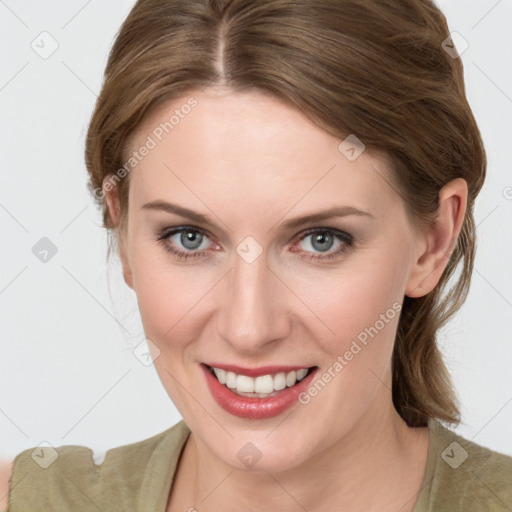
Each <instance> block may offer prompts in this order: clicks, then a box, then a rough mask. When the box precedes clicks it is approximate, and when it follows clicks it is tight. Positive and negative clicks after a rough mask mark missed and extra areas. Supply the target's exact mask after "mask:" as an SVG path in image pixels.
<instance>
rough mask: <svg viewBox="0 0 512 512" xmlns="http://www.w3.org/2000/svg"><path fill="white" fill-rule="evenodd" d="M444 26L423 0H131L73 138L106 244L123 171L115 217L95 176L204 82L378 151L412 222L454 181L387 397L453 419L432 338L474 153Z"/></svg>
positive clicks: (456, 287)
mask: <svg viewBox="0 0 512 512" xmlns="http://www.w3.org/2000/svg"><path fill="white" fill-rule="evenodd" d="M448 37H449V30H448V27H447V22H446V18H445V17H444V15H443V14H442V13H441V12H440V10H439V9H438V8H437V7H436V5H435V4H434V2H433V1H430V0H400V1H397V0H378V1H377V0H264V1H263V0H139V1H138V2H137V3H136V4H135V6H134V7H133V9H132V11H131V12H130V14H129V15H128V17H127V19H126V20H125V22H124V23H123V25H122V27H121V29H120V31H119V33H118V35H117V37H116V40H115V42H114V45H113V47H112V49H111V52H110V55H109V59H108V63H107V67H106V70H105V76H104V83H103V87H102V90H101V93H100V95H99V97H98V100H97V103H96V106H95V110H94V113H93V116H92V119H91V122H90V126H89V130H88V134H87V140H86V165H87V169H88V172H89V175H90V181H89V183H88V187H89V190H90V192H91V193H92V195H93V197H94V199H95V200H96V202H97V204H98V205H100V207H101V208H102V212H103V223H104V227H105V228H106V229H107V232H108V234H109V255H110V252H111V249H112V247H111V245H110V242H112V241H113V242H116V243H117V242H118V241H119V240H121V241H122V237H121V238H118V235H120V234H121V233H122V229H121V228H120V226H124V222H125V220H126V218H127V213H128V208H127V207H128V187H129V183H130V174H129V173H128V174H127V175H126V177H124V178H123V179H121V180H118V183H117V187H118V194H119V198H120V204H121V222H120V224H119V225H115V224H114V222H113V220H112V218H111V217H110V215H109V211H108V208H107V205H106V202H105V201H104V196H105V194H104V192H103V191H102V189H101V187H102V182H103V179H104V178H105V176H107V175H113V176H115V175H116V173H118V171H119V170H120V169H121V168H122V167H123V166H124V165H125V164H126V162H127V160H128V158H129V156H128V148H129V145H130V140H131V139H130V137H132V136H133V135H134V133H135V130H136V129H137V128H138V126H139V125H140V123H141V122H142V121H143V120H144V119H145V116H147V115H148V114H149V112H152V111H153V109H155V108H156V107H158V106H159V105H160V104H161V103H162V102H164V101H168V100H172V99H173V98H177V97H181V96H183V95H186V94H187V93H191V92H193V91H197V90H200V89H203V88H205V87H207V86H210V85H217V84H222V85H224V86H227V87H230V88H231V89H233V90H234V91H242V90H250V89H256V90H259V91H264V92H266V93H269V94H271V95H273V96H274V97H276V98H279V99H280V100H282V101H284V102H287V103H288V104H289V105H292V106H294V107H295V108H297V109H299V110H300V111H301V112H302V113H304V114H305V115H307V116H308V117H309V118H310V119H311V120H312V121H314V122H315V123H317V125H318V126H319V127H321V128H323V129H324V130H326V131H327V132H329V133H330V134H332V135H335V136H337V137H339V138H340V142H341V140H342V139H344V138H345V137H346V136H347V135H348V134H355V135H356V136H357V137H358V138H359V139H361V141H363V142H364V144H365V145H366V147H367V148H368V149H369V150H372V149H375V150H377V151H379V150H380V151H382V152H384V153H383V154H385V155H386V156H387V157H389V161H390V162H391V171H392V174H393V180H394V182H395V183H394V184H395V186H396V189H397V191H398V192H399V193H400V195H401V197H402V199H403V200H404V202H405V205H406V209H407V214H408V216H409V218H410V221H411V225H413V226H414V227H415V228H416V227H418V228H421V227H425V226H428V225H429V223H430V222H432V220H433V219H434V218H435V215H436V212H437V211H438V192H439V190H440V188H441V187H442V186H443V185H445V184H446V183H447V182H449V181H451V180H452V179H455V178H458V177H461V178H464V179H465V180H466V182H467V184H468V191H469V194H468V201H467V210H466V216H465V219H464V223H463V226H462V229H461V232H460V234H459V237H458V239H457V241H456V244H455V249H454V250H453V252H452V254H451V257H450V259H449V262H448V264H447V266H446V268H445V270H444V273H443V275H442V277H441V279H440V282H439V283H438V285H437V286H436V288H435V289H434V290H433V291H431V292H430V293H428V294H427V295H425V296H422V297H417V298H411V297H408V296H406V297H404V302H403V306H402V311H401V314H400V319H399V325H398V329H397V336H396V340H395V347H394V352H393V357H392V368H393V379H392V382H393V387H392V396H393V404H394V406H395V408H396V410H397V411H398V413H399V414H400V416H401V417H402V418H403V419H404V421H405V422H406V423H407V424H408V425H409V426H411V427H416V426H427V424H428V418H430V417H432V418H436V419H439V420H442V421H445V422H448V423H455V424H458V423H459V422H460V412H459V409H458V403H457V397H456V394H455V392H454V389H453V385H452V382H451V379H450V376H449V374H448V372H447V369H446V367H445V365H444V363H443V360H442V357H441V353H440V351H439V348H438V346H437V343H436V336H438V331H439V329H440V328H441V327H442V326H443V325H444V324H445V323H446V322H447V321H448V320H449V319H450V318H451V317H452V315H453V314H454V313H455V312H456V311H457V310H458V309H459V308H460V306H461V305H462V304H463V302H464V300H465V299H466V296H467V293H468V291H469V287H470V281H471V274H472V270H473V261H474V255H475V246H476V238H475V237H476V233H475V223H474V217H473V206H474V201H475V198H476V196H477V194H478V193H479V191H480V189H481V187H482V184H483V181H484V178H485V173H486V155H485V150H484V147H483V143H482V139H481V136H480V133H479V130H478V127H477V125H476V122H475V119H474V117H473V114H472V112H471V109H470V107H469V105H468V102H467V99H466V94H465V86H464V77H463V67H462V62H461V59H460V58H457V56H456V55H455V56H453V54H452V55H450V53H447V52H446V51H445V50H444V48H443V46H446V45H443V41H445V40H446V39H447V38H448ZM125 174H126V172H125V173H121V176H124V175H125ZM118 177H119V173H118ZM376 179H379V178H378V177H377V176H376ZM459 263H460V264H461V268H460V272H459V275H458V276H457V278H456V279H455V278H454V279H450V277H451V276H452V275H453V274H454V271H455V270H456V268H457V267H458V266H459ZM448 281H451V282H450V286H448Z"/></svg>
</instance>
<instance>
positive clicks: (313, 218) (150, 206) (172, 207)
mask: <svg viewBox="0 0 512 512" xmlns="http://www.w3.org/2000/svg"><path fill="white" fill-rule="evenodd" d="M142 209H146V210H158V211H165V212H167V213H174V214H176V215H180V216H181V217H186V218H188V219H190V220H193V221H195V222H199V223H203V224H209V225H213V222H212V219H211V218H210V217H209V216H208V215H204V214H202V213H198V212H195V211H193V210H189V209H188V208H185V207H183V206H180V205H178V204H175V203H169V202H167V201H162V200H160V199H157V200H155V201H151V202H150V203H146V204H145V205H143V206H142ZM348 215H358V216H365V217H370V218H372V219H375V217H374V216H373V215H372V214H371V213H370V212H366V211H363V210H359V209H357V208H355V207H354V206H337V207H334V208H330V209H328V210H323V211H321V212H316V213H312V214H309V215H304V216H302V217H295V218H293V219H289V220H287V221H286V222H283V223H282V224H281V226H282V227H283V228H285V229H293V228H296V227H297V226H300V225H302V224H306V223H308V222H318V221H322V220H326V219H330V218H333V217H346V216H348Z"/></svg>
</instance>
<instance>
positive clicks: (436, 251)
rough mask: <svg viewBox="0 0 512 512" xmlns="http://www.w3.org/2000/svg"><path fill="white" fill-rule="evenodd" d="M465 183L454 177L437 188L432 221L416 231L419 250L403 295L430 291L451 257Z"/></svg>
mask: <svg viewBox="0 0 512 512" xmlns="http://www.w3.org/2000/svg"><path fill="white" fill-rule="evenodd" d="M467 197H468V186H467V183H466V180H464V179H462V178H456V179H454V180H452V181H450V182H449V183H447V184H446V185H445V186H444V187H443V188H442V189H441V190H440V191H439V200H438V205H439V210H438V214H437V216H436V219H435V220H434V222H433V224H432V225H431V226H430V227H429V228H428V229H427V230H425V232H424V233H422V234H421V235H418V242H419V243H418V251H417V254H416V259H415V261H414V262H413V264H412V266H411V269H410V274H409V278H408V281H407V286H406V288H405V295H407V296H409V297H421V296H423V295H427V294H428V293H429V292H431V291H432V290H433V289H434V288H435V287H436V285H437V283H438V282H439V280H440V279H441V276H442V274H443V272H444V269H445V268H446V265H447V264H448V261H450V257H451V254H452V252H453V249H454V247H455V243H456V241H457V238H458V236H459V233H460V230H461V228H462V224H463V222H464V217H465V214H466V206H467Z"/></svg>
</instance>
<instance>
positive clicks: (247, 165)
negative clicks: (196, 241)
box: [106, 88, 467, 512]
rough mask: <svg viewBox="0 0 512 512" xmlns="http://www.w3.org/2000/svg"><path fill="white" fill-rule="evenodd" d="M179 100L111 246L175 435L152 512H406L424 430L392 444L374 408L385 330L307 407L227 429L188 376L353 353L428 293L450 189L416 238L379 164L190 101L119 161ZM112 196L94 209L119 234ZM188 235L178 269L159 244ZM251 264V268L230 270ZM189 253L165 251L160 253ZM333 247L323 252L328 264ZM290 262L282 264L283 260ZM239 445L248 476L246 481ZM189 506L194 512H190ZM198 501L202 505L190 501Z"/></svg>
mask: <svg viewBox="0 0 512 512" xmlns="http://www.w3.org/2000/svg"><path fill="white" fill-rule="evenodd" d="M190 96H193V97H194V98H196V99H197V101H198V105H197V106H196V107H195V108H194V109H192V111H191V112H190V114H188V115H187V116H185V117H184V119H180V122H179V124H178V125H177V126H175V128H174V129H173V130H172V132H170V133H169V134H168V135H166V136H165V137H164V138H163V139H162V141H161V142H159V143H158V145H157V146H156V147H155V148H154V149H152V150H151V151H150V152H149V154H148V155H147V156H145V157H144V159H143V160H142V161H141V162H140V163H139V164H138V165H137V166H136V167H135V168H134V169H133V170H132V171H131V175H130V180H131V182H130V191H129V209H128V223H127V226H126V230H125V231H123V232H121V231H120V233H119V235H120V236H121V241H122V244H121V246H120V257H121V261H122V265H123V274H124V279H125V281H126V283H127V284H128V285H129V286H130V287H131V288H132V289H133V290H134V291H135V293H136V295H137V299H138V304H139V308H140V313H141V317H142V321H143V325H144V329H145V334H146V337H147V338H148V339H149V340H150V341H151V342H152V343H153V344H154V347H157V348H158V350H156V348H154V349H153V355H154V357H155V360H154V364H155V367H156V370H157V372H158V374H159V376H160V379H161V381H162V383H163V385H164V387H165V389H166V390H167V392H168V394H169V396H170V398H171V399H172V401H173V402H174V404H175V405H176V407H177V409H178V410H179V412H180V414H181V415H182V416H183V418H184V420H185V422H186V424H187V425H188V426H189V428H190V429H191V431H192V433H191V435H190V437H189V440H188V442H187V444H186V446H185V449H184V451H183V454H182V457H181V459H180V462H179V465H178V469H177V473H176V479H175V483H174V485H173V488H172V491H171V494H170V497H169V502H168V508H167V510H168V511H177V510H181V511H183V510H188V509H189V508H191V507H195V508H196V509H197V510H200V511H201V512H203V511H213V510H226V504H229V507H228V508H229V510H262V509H269V510H284V511H302V510H304V509H306V510H308V511H315V512H316V511H327V510H338V509H339V508H340V504H343V509H344V510H350V511H358V510H361V511H363V510H364V511H370V510H379V511H381V512H382V511H388V510H389V511H393V512H396V511H397V510H401V512H406V511H412V510H413V508H414V504H415V501H416V497H417V493H418V492H419V490H420V488H421V484H422V480H423V477H424V472H425V469H426V463H427V454H428V429H427V428H409V427H408V426H407V425H406V424H405V422H404V421H403V420H402V419H401V418H400V416H399V415H398V413H397V412H396V410H395V409H394V407H393V404H392V400H391V355H392V350H393V343H394V337H395V333H396V327H397V325H398V319H399V318H398V314H397V315H395V317H394V318H393V319H392V320H389V322H388V323H386V324H385V327H384V328H383V329H381V330H380V331H379V332H378V335H376V336H375V337H374V338H373V339H372V338H370V341H369V342H368V344H367V345H366V346H365V347H364V348H363V350H361V352H360V353H358V355H357V357H354V358H353V359H352V360H351V361H350V362H349V363H348V364H347V365H346V366H345V367H344V368H343V370H342V371H341V372H340V373H339V374H337V376H336V377H335V378H334V379H332V381H331V382H330V383H329V384H328V385H327V386H326V387H325V389H323V390H322V391H321V392H320V393H319V394H318V395H317V396H316V397H314V399H312V400H311V401H310V403H308V404H307V405H301V404H298V403H297V404H295V405H294V406H293V407H292V408H291V409H289V410H287V411H286V412H285V413H284V414H282V415H279V416H277V417H274V418H270V419H266V420H249V419H242V418H238V417H235V416H232V415H230V414H229V413H227V412H226V411H224V410H223V409H222V408H221V407H220V406H218V405H217V403H216V402H215V401H214V399H213V397H212V396H211V395H210V393H209V390H208V388H207V385H206V382H205V379H204V377H203V374H202V372H201V370H200V367H199V363H200V362H204V361H217V362H224V363H232V364H238V365H240V366H250V367H259V366H264V365H272V364H287V365H292V364H297V365H301V366H304V367H309V366H313V365H316V366H318V367H319V369H320V374H321V373H322V372H324V371H327V369H328V368H329V367H331V366H332V364H333V362H334V361H335V359H336V358H337V356H339V355H343V354H344V353H345V352H346V351H347V350H348V349H349V347H350V344H351V343H352V340H354V339H356V338H357V336H358V334H359V333H361V332H362V331H364V329H365V327H369V326H372V325H374V324H375V322H376V321H377V320H378V319H379V315H380V314H382V313H385V312H386V311H387V310H389V309H390V308H391V307H392V305H393V304H394V303H398V304H402V302H403V298H404V295H408V296H411V297H419V296H422V295H425V294H427V293H429V292H430V291H431V290H432V289H434V288H435V286H436V284H437V283H438V281H439V278H440V277H441V274H442V272H443V269H444V267H445V266H446V263H447V262H448V257H449V255H450V253H451V251H452V249H453V246H454V241H455V240H456V237H457V235H458V233H459V231H460V229H461V226H462V222H463V219H464V213H465V210H466V201H467V185H466V182H465V181H464V180H462V179H457V180H454V181H452V182H450V183H448V184H447V185H446V186H445V187H443V189H442V190H441V192H440V196H439V197H440V205H441V208H440V212H439V215H438V217H437V219H436V221H435V223H434V224H433V225H432V226H431V227H430V228H429V229H425V230H424V231H422V232H415V231H414V230H413V228H412V227H411V224H410V222H409V220H408V218H407V216H406V213H405V207H404V203H403V201H402V199H401V197H400V196H399V195H398V194H397V192H396V190H395V189H394V188H393V187H391V186H390V184H389V183H390V180H391V169H390V168H389V166H388V165H387V161H386V159H385V158H384V156H383V155H378V154H371V153H370V151H369V150H366V151H365V152H363V154H362V155H361V156H360V157H359V158H357V159H356V160H355V161H349V160H348V159H347V158H346V157H345V156H344V155H343V154H342V153H341V152H340V151H339V150H338V145H339V143H340V142H341V140H342V139H339V138H336V137H333V136H332V135H329V134H327V133H326V132H325V131H323V130H322V129H320V128H319V127H318V126H317V125H315V124H314V123H313V122H311V121H310V120H309V119H308V118H307V117H305V116H304V115H303V114H302V113H300V112H299V111H297V110H295V109H293V108H291V107H290V106H287V105H286V104H284V103H283V102H281V101H279V100H277V99H275V98H272V97H270V96H267V95H264V94H263V93H261V92H257V91H250V92H244V93H238V92H233V91H231V90H229V89H224V88H208V89H205V90H203V91H193V92H191V93H189V94H187V95H184V96H183V97H182V98H179V99H176V100H174V101H172V102H169V103H167V104H164V105H162V106H161V107H159V109H158V110H157V111H155V112H154V113H153V114H152V115H151V116H150V117H149V118H147V119H146V120H145V122H144V123H143V124H142V125H140V126H139V127H138V129H137V131H136V134H135V137H134V138H133V140H132V149H133V150H135V149H136V148H139V147H140V146H142V145H143V144H144V143H145V141H146V139H147V136H148V135H150V134H151V133H152V131H153V130H154V129H155V127H157V126H158V125H159V123H160V122H164V121H165V120H168V119H169V117H170V116H171V115H172V113H173V111H174V110H175V109H176V108H179V107H180V105H183V104H184V103H186V101H187V99H188V98H190ZM116 194H117V191H116V189H112V190H111V191H109V192H108V193H107V198H106V199H107V202H108V206H109V209H110V213H111V215H112V217H113V219H114V221H115V222H118V221H119V203H118V199H117V195H116ZM157 199H158V200H163V201H169V202H173V203H177V204H179V205H181V206H183V207H186V208H188V209H191V210H194V211H196V212H199V213H203V214H205V215H208V216H210V217H211V218H212V225H205V224H202V223H198V222H194V221H191V220H190V219H188V218H185V217H182V216H179V215H176V214H172V213H167V212H164V211H150V210H148V209H143V208H142V206H143V205H144V204H145V203H148V202H150V201H154V200H157ZM339 205H352V206H354V207H356V208H359V209H361V210H364V211H367V212H370V213H371V214H372V215H373V218H370V217H365V216H355V215H353V216H347V217H344V218H333V219H329V220H323V221H320V222H313V223H311V222H310V223H308V224H303V225H301V226H299V227H296V228H294V229H292V230H285V229H284V228H283V227H282V226H281V224H280V223H281V222H283V221H285V220H289V219H290V218H295V217H300V216H304V215H306V214H309V213H313V212H318V211H321V210H324V209H327V208H330V207H332V206H339ZM179 226H194V227H195V228H198V229H203V230H204V231H205V238H204V241H203V243H202V244H201V247H200V249H199V250H203V249H204V250H206V254H205V255H203V256H200V257H198V258H194V259H189V260H186V261H185V260H181V259H178V258H177V257H175V256H173V255H171V254H170V253H168V252H167V251H166V250H165V249H164V246H163V244H162V242H158V241H157V240H156V238H157V237H158V235H159V233H160V231H161V230H162V229H164V228H169V227H179ZM309 228H324V229H325V228H329V229H332V230H335V229H338V230H341V231H343V232H346V233H349V234H350V235H352V236H353V238H354V246H353V247H352V248H349V249H347V251H346V252H344V253H339V254H337V255H336V256H335V257H333V258H332V259H330V260H324V261H323V262H322V260H321V259H317V260H310V258H309V257H310V256H311V255H316V256H322V254H324V253H322V252H321V250H318V249H315V247H313V246H312V239H313V237H312V236H309V237H306V238H305V239H304V240H302V241H300V240H298V235H300V234H301V233H304V232H305V231H306V229H309ZM247 236H251V237H253V238H254V239H255V240H256V241H257V243H258V244H259V245H260V246H261V248H262V250H263V252H262V254H261V255H260V256H259V257H258V258H257V259H256V260H255V261H254V262H252V263H248V262H246V261H245V260H244V259H243V258H241V257H240V256H239V255H238V254H237V252H236V248H237V246H238V245H239V244H240V243H241V242H242V241H243V240H244V239H245V238H246V237H247ZM167 242H168V245H172V244H173V242H174V247H175V248H176V249H177V250H181V251H184V252H186V251H187V250H188V251H189V252H193V250H192V251H191V250H190V249H187V247H185V246H183V245H182V243H180V236H179V234H177V235H174V236H173V237H172V239H168V240H167ZM342 244H343V242H340V241H338V240H337V239H336V238H335V242H334V244H333V247H332V248H331V249H329V250H328V251H327V253H334V252H335V251H336V249H337V248H338V247H339V246H340V245H342ZM294 249H295V251H294ZM247 442H252V443H253V444H254V445H256V446H257V448H258V449H259V451H260V452H261V454H262V457H261V459H260V460H259V461H258V463H257V464H256V465H255V466H253V467H252V468H248V467H246V466H245V465H244V464H243V463H242V462H241V461H240V460H239V458H238V457H237V452H238V451H239V450H240V448H241V447H242V446H244V445H245V443H247ZM205 497H206V499H204V498H205ZM203 499H204V501H203Z"/></svg>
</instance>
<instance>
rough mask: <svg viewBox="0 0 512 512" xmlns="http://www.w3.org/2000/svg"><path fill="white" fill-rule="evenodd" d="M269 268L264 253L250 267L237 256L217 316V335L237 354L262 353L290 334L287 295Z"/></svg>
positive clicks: (225, 284)
mask: <svg viewBox="0 0 512 512" xmlns="http://www.w3.org/2000/svg"><path fill="white" fill-rule="evenodd" d="M274 272H275V271H273V270H272V269H271V268H269V266H268V264H267V260H266V258H265V253H263V254H261V255H260V256H259V257H258V258H257V259H256V261H253V262H251V263H248V262H247V261H245V260H244V259H243V258H242V257H240V256H239V255H238V254H235V256H234V265H233V268H232V271H231V272H229V274H228V276H226V280H225V282H224V286H223V288H222V297H220V298H219V300H220V301H221V303H220V305H219V309H218V310H217V314H218V323H217V326H218V327H217V328H218V333H219V336H220V337H221V338H223V339H224V340H225V341H227V342H228V343H229V344H230V345H232V347H234V348H235V349H236V351H237V352H241V353H245V354H246V355H249V354H256V353H261V352H262V351H265V350H266V349H268V348H269V346H270V345H273V344H274V342H277V341H278V340H280V339H281V340H282V339H284V338H285V337H287V336H288V334H289V329H290V315H289V312H288V311H287V301H286V291H285V287H284V286H283V284H282V283H281V282H280V281H279V279H278V278H277V277H276V275H275V274H274Z"/></svg>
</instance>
